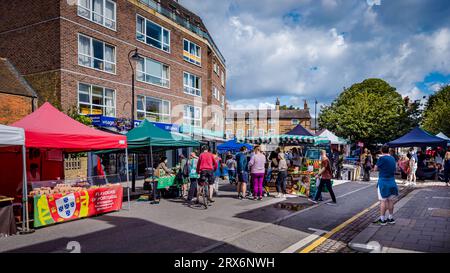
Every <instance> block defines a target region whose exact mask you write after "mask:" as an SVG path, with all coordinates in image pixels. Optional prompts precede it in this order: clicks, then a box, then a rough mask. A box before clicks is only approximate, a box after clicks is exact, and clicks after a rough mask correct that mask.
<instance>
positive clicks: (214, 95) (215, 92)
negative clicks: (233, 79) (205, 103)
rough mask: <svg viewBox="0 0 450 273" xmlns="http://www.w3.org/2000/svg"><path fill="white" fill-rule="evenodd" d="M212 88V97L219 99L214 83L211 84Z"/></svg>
mask: <svg viewBox="0 0 450 273" xmlns="http://www.w3.org/2000/svg"><path fill="white" fill-rule="evenodd" d="M212 89H213V97H214V98H215V99H216V100H220V95H219V89H217V87H216V86H214V85H213V87H212Z"/></svg>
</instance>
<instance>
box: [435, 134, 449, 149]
mask: <svg viewBox="0 0 450 273" xmlns="http://www.w3.org/2000/svg"><path fill="white" fill-rule="evenodd" d="M436 136H437V137H440V138H443V139H446V140H447V141H448V143H447V146H450V138H448V136H446V135H444V133H442V132H440V133H439V134H437V135H436Z"/></svg>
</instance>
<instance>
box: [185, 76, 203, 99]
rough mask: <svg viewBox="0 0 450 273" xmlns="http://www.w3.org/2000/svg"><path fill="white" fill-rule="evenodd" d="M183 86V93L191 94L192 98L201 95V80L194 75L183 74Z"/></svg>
mask: <svg viewBox="0 0 450 273" xmlns="http://www.w3.org/2000/svg"><path fill="white" fill-rule="evenodd" d="M183 86H184V93H187V94H191V95H194V96H201V95H202V82H201V78H200V77H198V76H196V75H194V74H191V73H188V72H184V78H183Z"/></svg>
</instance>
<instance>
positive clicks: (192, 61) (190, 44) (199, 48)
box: [183, 38, 202, 67]
mask: <svg viewBox="0 0 450 273" xmlns="http://www.w3.org/2000/svg"><path fill="white" fill-rule="evenodd" d="M185 41H186V42H188V49H189V51H186V50H184V42H185ZM192 46H195V47H198V54H199V55H198V56H197V55H194V56H196V57H197V58H199V59H200V62H199V63H196V62H195V60H193V59H191V58H188V57H186V56H185V55H184V53H185V52H187V53H188V54H189V55H191V54H192V53H191V47H192ZM183 60H185V61H186V62H189V63H191V64H195V65H196V66H200V67H201V66H202V47H201V46H199V45H197V44H196V43H194V42H191V41H189V40H188V39H186V38H184V39H183Z"/></svg>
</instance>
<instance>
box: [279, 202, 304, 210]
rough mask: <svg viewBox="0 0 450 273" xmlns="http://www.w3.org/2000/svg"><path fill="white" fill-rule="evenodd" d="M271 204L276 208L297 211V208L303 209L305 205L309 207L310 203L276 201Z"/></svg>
mask: <svg viewBox="0 0 450 273" xmlns="http://www.w3.org/2000/svg"><path fill="white" fill-rule="evenodd" d="M273 206H274V207H275V208H277V209H285V210H293V211H299V210H302V209H305V208H307V207H310V206H311V205H310V204H299V203H277V204H275V205H273Z"/></svg>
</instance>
